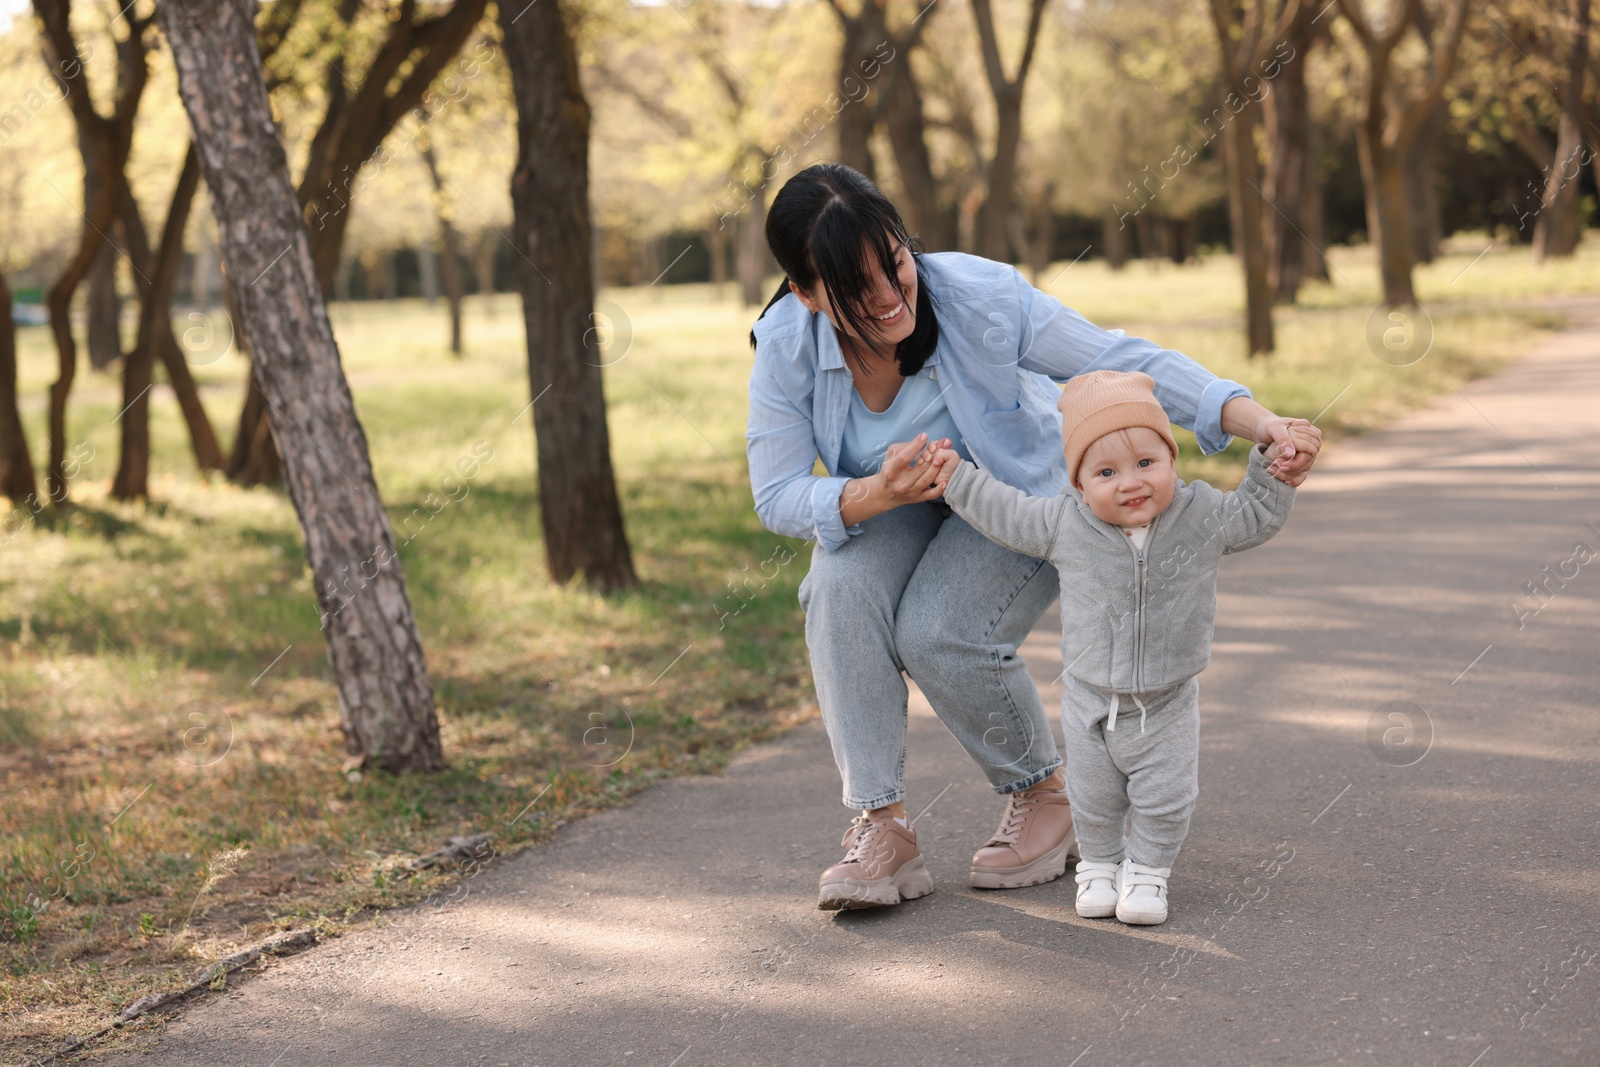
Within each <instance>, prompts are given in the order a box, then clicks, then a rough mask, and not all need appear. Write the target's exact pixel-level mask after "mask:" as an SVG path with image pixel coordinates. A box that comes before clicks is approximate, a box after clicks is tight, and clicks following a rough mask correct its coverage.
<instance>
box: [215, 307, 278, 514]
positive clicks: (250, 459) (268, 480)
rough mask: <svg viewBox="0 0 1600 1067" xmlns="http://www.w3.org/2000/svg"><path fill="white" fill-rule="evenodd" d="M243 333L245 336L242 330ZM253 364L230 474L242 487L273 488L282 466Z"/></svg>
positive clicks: (240, 411)
mask: <svg viewBox="0 0 1600 1067" xmlns="http://www.w3.org/2000/svg"><path fill="white" fill-rule="evenodd" d="M235 330H236V331H237V330H238V327H237V326H235ZM240 333H241V336H242V331H241V332H240ZM250 362H251V366H250V377H249V380H248V381H247V382H246V383H245V394H244V406H243V407H242V408H240V409H239V428H238V429H237V430H236V431H235V432H234V435H233V451H232V452H231V453H230V454H229V456H228V468H227V475H228V480H229V481H232V482H236V483H238V484H239V485H246V486H248V485H271V484H272V483H274V482H276V481H277V480H278V479H279V478H280V477H282V474H283V465H282V463H281V462H280V461H279V459H278V447H277V444H276V442H274V441H273V439H272V423H271V421H270V420H269V419H268V418H267V401H266V394H265V393H263V392H262V391H261V385H260V382H259V380H258V379H257V378H256V372H255V360H254V359H252V360H251V361H250Z"/></svg>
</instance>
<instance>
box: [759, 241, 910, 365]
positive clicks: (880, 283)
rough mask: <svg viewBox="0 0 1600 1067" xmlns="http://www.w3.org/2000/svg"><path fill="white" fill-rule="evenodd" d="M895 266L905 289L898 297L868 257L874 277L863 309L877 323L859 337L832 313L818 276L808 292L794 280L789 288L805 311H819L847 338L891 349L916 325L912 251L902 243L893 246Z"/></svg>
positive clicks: (870, 274)
mask: <svg viewBox="0 0 1600 1067" xmlns="http://www.w3.org/2000/svg"><path fill="white" fill-rule="evenodd" d="M894 262H895V268H896V271H897V272H898V278H899V282H900V288H901V289H903V290H905V294H906V295H905V298H904V299H901V297H900V294H899V292H897V291H896V290H895V287H894V286H893V285H891V284H889V276H888V275H887V274H885V273H884V272H883V268H882V267H880V266H878V264H877V257H876V256H871V255H869V256H868V259H867V264H868V268H869V269H868V271H867V276H868V277H869V278H871V279H873V282H872V288H871V290H870V291H868V293H867V294H866V297H865V301H864V303H865V305H866V312H867V314H868V315H870V316H871V317H872V319H873V321H874V322H875V323H876V324H877V336H875V337H862V336H861V335H860V334H859V333H857V332H856V331H855V330H854V329H852V328H851V327H850V324H849V323H847V322H845V321H844V320H843V319H842V318H841V317H840V316H839V315H837V314H836V313H835V312H834V308H833V301H832V300H831V299H829V295H828V287H827V286H825V285H823V284H822V280H821V279H820V278H819V279H818V280H817V284H816V285H815V286H814V287H813V288H812V289H811V290H810V291H809V292H808V291H807V290H805V289H802V288H800V287H799V286H798V285H795V284H794V283H793V282H790V283H789V288H790V290H792V291H793V292H794V294H795V295H796V296H798V297H799V298H800V302H801V303H802V304H804V305H805V306H806V310H808V311H811V312H813V313H815V312H818V311H820V312H822V313H823V314H824V315H826V316H827V317H828V321H829V322H831V323H833V326H834V329H836V330H838V331H839V332H840V333H842V334H844V335H845V336H847V337H850V338H852V339H854V340H857V341H863V342H865V343H866V344H868V345H871V346H872V347H874V348H879V349H888V350H890V351H892V350H893V349H894V346H895V345H897V344H899V343H900V342H901V341H904V340H905V339H906V338H907V337H910V336H911V331H912V330H914V329H915V328H916V325H917V323H916V308H917V264H916V261H915V260H914V259H913V258H912V256H911V250H910V249H909V248H907V247H906V246H905V245H904V244H899V245H898V246H897V247H896V249H895V260H894Z"/></svg>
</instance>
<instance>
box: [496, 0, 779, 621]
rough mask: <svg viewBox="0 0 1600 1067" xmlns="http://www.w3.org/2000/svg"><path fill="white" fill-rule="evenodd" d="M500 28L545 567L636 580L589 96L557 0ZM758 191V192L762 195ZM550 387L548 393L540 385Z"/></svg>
mask: <svg viewBox="0 0 1600 1067" xmlns="http://www.w3.org/2000/svg"><path fill="white" fill-rule="evenodd" d="M499 11H500V27H501V33H502V35H503V37H504V41H505V54H506V60H507V63H508V65H509V66H510V68H511V86H512V93H513V97H514V99H515V102H516V109H517V164H516V169H515V170H514V171H513V173H512V175H511V206H512V213H513V218H514V221H513V222H512V233H513V239H514V240H515V242H516V247H517V249H518V250H519V252H520V253H521V254H519V255H518V256H516V257H515V260H514V263H515V265H516V270H517V285H518V288H519V289H521V291H522V314H523V321H524V323H525V326H526V329H527V338H528V381H529V385H530V388H531V391H532V395H533V426H534V441H535V445H536V448H537V452H538V465H539V512H540V517H541V519H542V520H543V524H544V539H545V553H546V558H547V560H548V565H549V570H550V577H551V579H552V580H554V581H556V582H566V581H569V580H570V579H572V578H573V577H575V576H577V575H579V574H582V575H583V577H584V580H585V581H586V582H587V583H588V584H589V585H590V586H591V587H593V588H595V589H598V590H602V591H610V590H618V589H626V588H629V587H631V586H633V585H635V584H637V579H636V578H635V576H634V571H633V556H632V553H631V552H630V551H629V549H628V540H627V536H626V534H625V533H624V531H623V526H622V507H621V504H620V502H619V501H618V499H617V489H616V479H615V476H614V475H613V473H612V468H611V438H610V432H609V430H608V428H607V425H606V400H605V391H604V387H603V381H602V375H601V364H602V362H604V360H603V359H602V356H601V353H600V351H599V350H598V346H591V345H590V344H589V343H588V342H589V339H590V338H592V337H594V332H593V330H592V329H591V327H592V325H593V320H594V271H593V269H592V266H591V257H592V255H593V247H594V246H593V242H592V241H591V239H590V221H589V103H588V101H587V100H586V99H584V95H583V86H582V84H581V83H580V81H579V77H578V58H577V50H576V48H575V46H574V43H573V39H572V36H571V34H570V33H569V32H568V30H567V26H566V23H565V22H564V21H563V12H562V9H561V7H560V6H558V4H557V3H556V2H554V0H551V2H547V3H541V4H534V5H533V6H532V7H528V8H525V9H523V11H521V12H520V13H518V12H517V11H516V10H515V9H514V7H513V6H512V5H509V4H507V5H501V6H500V8H499ZM758 199H759V197H758ZM546 394H548V395H546Z"/></svg>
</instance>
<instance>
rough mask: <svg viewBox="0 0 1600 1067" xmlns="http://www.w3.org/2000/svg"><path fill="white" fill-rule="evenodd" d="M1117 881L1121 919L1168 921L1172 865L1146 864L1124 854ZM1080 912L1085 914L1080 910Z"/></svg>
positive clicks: (1135, 922)
mask: <svg viewBox="0 0 1600 1067" xmlns="http://www.w3.org/2000/svg"><path fill="white" fill-rule="evenodd" d="M1119 874H1120V877H1119V878H1118V880H1117V918H1118V919H1121V920H1122V921H1123V922H1125V923H1127V924H1129V925H1130V926H1156V925H1159V924H1160V923H1164V922H1166V921H1167V877H1168V876H1169V875H1171V874H1172V868H1171V867H1146V866H1145V865H1144V864H1142V863H1135V862H1133V860H1131V859H1128V858H1127V857H1123V860H1122V870H1121V871H1120V872H1119ZM1079 914H1080V915H1081V914H1083V913H1082V911H1081V910H1080V911H1079Z"/></svg>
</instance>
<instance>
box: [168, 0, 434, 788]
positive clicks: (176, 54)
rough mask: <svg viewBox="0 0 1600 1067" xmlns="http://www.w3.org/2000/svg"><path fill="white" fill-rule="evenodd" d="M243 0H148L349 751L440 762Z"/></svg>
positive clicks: (377, 505) (396, 564) (365, 757)
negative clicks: (209, 215) (289, 513)
mask: <svg viewBox="0 0 1600 1067" xmlns="http://www.w3.org/2000/svg"><path fill="white" fill-rule="evenodd" d="M255 11H256V5H255V3H254V2H253V0H220V2H218V0H162V2H161V4H160V6H159V7H158V9H157V15H158V17H159V19H160V23H161V28H162V30H163V31H164V32H165V33H166V37H167V42H168V44H169V45H170V47H171V49H172V56H173V63H174V65H175V66H176V68H177V71H178V88H179V92H180V95H181V96H182V98H183V104H184V109H185V111H187V112H188V115H189V122H190V126H191V127H192V130H193V135H194V144H195V148H196V150H197V151H198V153H199V157H200V164H201V167H202V169H203V171H204V174H205V179H206V186H207V188H208V189H209V190H210V193H211V203H212V211H213V213H214V214H215V216H216V219H217V226H218V230H219V231H220V234H221V243H222V254H223V260H224V262H225V263H226V264H227V268H228V284H229V287H230V289H231V290H232V291H233V295H234V298H235V302H236V305H237V307H238V310H239V323H240V326H241V327H242V329H243V332H244V334H245V335H246V336H247V337H248V338H249V340H250V354H251V370H252V372H253V375H254V379H255V381H256V382H257V383H259V384H258V387H259V389H260V390H261V392H262V395H263V399H264V401H265V404H266V407H267V408H268V410H269V418H270V420H271V422H272V425H273V429H274V432H275V434H276V437H277V440H278V442H279V447H280V449H281V452H282V458H283V467H284V476H285V477H284V481H285V483H286V485H287V487H288V491H289V498H290V500H292V501H293V503H294V506H295V511H296V513H297V514H298V515H299V518H300V528H301V530H302V532H303V533H304V535H305V544H306V556H307V558H308V560H309V562H310V564H311V569H312V572H313V574H314V575H315V578H316V583H317V599H318V603H319V606H320V607H321V609H322V621H323V632H324V633H325V634H326V637H327V642H328V657H329V659H330V661H331V662H332V665H333V674H334V683H335V685H336V687H337V689H338V693H339V711H340V716H341V719H342V723H343V727H344V734H345V744H346V747H347V749H348V750H349V752H350V753H351V755H352V757H354V760H355V761H356V762H358V763H360V764H370V765H376V766H379V767H382V768H384V769H387V770H390V771H410V770H424V771H427V770H438V769H441V768H442V767H443V766H444V753H443V750H442V748H441V746H440V741H439V720H438V717H437V715H436V713H435V711H434V704H433V688H432V685H431V684H430V682H429V680H428V671H427V666H426V664H425V662H424V660H423V654H422V641H421V638H420V636H419V635H418V633H417V624H416V619H415V617H414V616H413V614H412V610H411V602H410V600H409V598H408V597H407V595H406V586H405V580H404V578H403V577H402V575H401V572H400V561H399V557H398V555H397V554H396V551H395V544H394V534H393V531H392V529H391V528H390V525H389V516H388V514H387V513H386V512H385V511H384V509H383V502H382V501H381V500H380V499H379V497H378V489H377V486H376V484H374V482H373V478H372V466H371V463H370V461H369V459H368V455H367V441H366V435H365V434H364V433H363V432H362V429H361V423H360V421H359V420H358V419H357V418H356V412H355V405H354V403H353V401H352V399H351V396H350V387H349V383H348V382H346V381H345V377H344V372H343V370H342V369H341V367H340V365H339V351H338V347H337V346H336V344H335V343H334V339H333V329H332V327H331V326H330V325H329V322H328V314H327V305H326V302H325V301H324V298H323V294H322V284H321V281H320V279H319V277H318V275H317V266H316V261H315V260H314V258H313V255H312V245H311V237H310V234H309V233H308V231H307V228H306V225H305V222H304V220H303V218H302V216H301V213H300V209H299V205H298V203H297V202H296V200H295V193H294V188H293V186H292V185H291V184H290V180H289V168H288V162H287V160H286V159H285V157H284V152H283V146H282V144H281V143H280V142H279V140H278V136H277V127H276V125H275V123H274V121H273V117H272V109H271V107H270V105H269V104H268V102H267V87H266V83H265V80H264V78H263V74H262V68H261V59H260V55H259V53H258V51H257V47H256V35H255V28H254V25H253V17H254V15H255Z"/></svg>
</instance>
